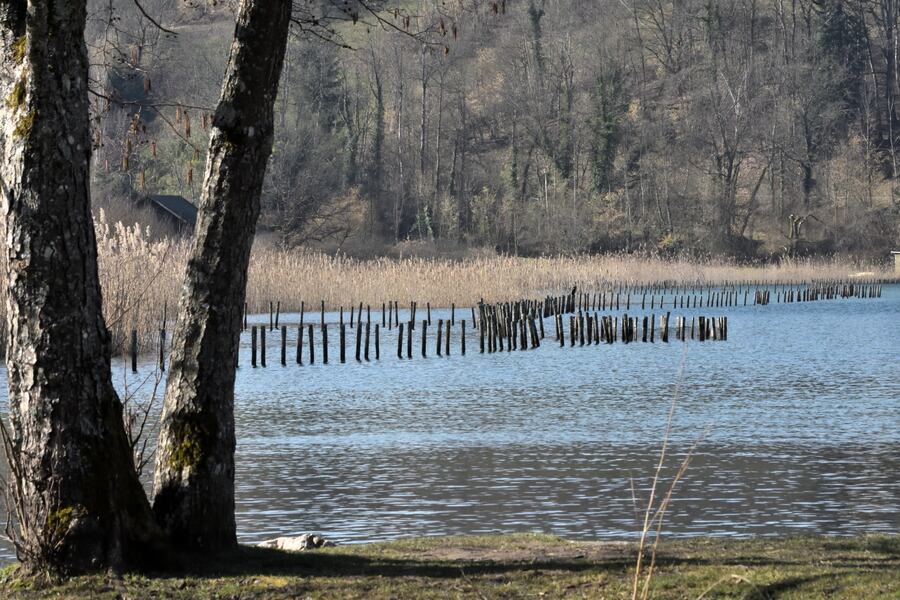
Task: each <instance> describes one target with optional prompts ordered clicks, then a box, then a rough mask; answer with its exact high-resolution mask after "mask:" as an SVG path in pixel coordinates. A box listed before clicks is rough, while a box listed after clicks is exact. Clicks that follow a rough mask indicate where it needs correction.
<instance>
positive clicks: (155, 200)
mask: <svg viewBox="0 0 900 600" xmlns="http://www.w3.org/2000/svg"><path fill="white" fill-rule="evenodd" d="M147 199H148V200H149V201H150V204H151V205H153V206H155V207H156V208H157V209H158V210H161V211H163V212H165V213H167V214H169V215H171V216H172V217H173V218H175V219H176V220H178V221H181V222H182V223H184V224H185V225H189V226H191V227H193V226H194V225H196V224H197V207H196V206H194V205H193V204H191V203H190V202H188V201H187V200H186V199H185V198H184V197H182V196H174V195H171V196H170V195H153V196H148V198H147Z"/></svg>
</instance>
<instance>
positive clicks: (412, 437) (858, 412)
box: [0, 286, 900, 556]
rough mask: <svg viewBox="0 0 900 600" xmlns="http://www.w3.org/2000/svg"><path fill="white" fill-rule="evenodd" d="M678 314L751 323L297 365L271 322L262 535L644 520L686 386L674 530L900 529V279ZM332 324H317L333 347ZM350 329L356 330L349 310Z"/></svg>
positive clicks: (260, 379)
mask: <svg viewBox="0 0 900 600" xmlns="http://www.w3.org/2000/svg"><path fill="white" fill-rule="evenodd" d="M623 308H624V307H623ZM623 312H624V311H623ZM632 312H633V314H635V315H639V314H640V311H632ZM647 312H648V313H649V312H650V311H647ZM656 312H657V314H658V313H659V310H657V311H656ZM432 313H433V314H432V318H433V320H435V321H436V319H438V318H444V317H446V316H447V314H446V313H444V312H440V311H432ZM419 314H420V315H421V314H422V313H421V311H420V313H419ZM618 314H621V313H618ZM677 314H687V315H692V314H704V315H710V316H711V315H721V314H727V315H729V341H728V342H724V343H718V342H717V343H705V344H699V343H688V344H682V343H681V342H673V343H670V344H661V343H658V342H657V343H656V344H649V343H647V344H645V343H641V342H638V343H634V344H630V345H624V344H621V343H618V344H615V345H612V346H607V345H600V346H591V347H584V348H580V347H575V348H568V347H566V348H564V349H561V348H559V347H558V346H556V345H555V344H554V343H552V342H550V340H547V343H545V344H544V345H543V346H542V347H541V348H540V349H538V350H534V351H527V352H511V353H507V352H503V353H497V354H494V355H479V354H478V352H477V338H476V336H475V334H474V332H472V331H471V325H470V326H469V327H470V328H469V338H468V340H467V341H468V344H467V346H468V355H467V356H465V357H461V356H459V347H458V334H457V329H454V337H453V342H452V348H451V356H450V357H449V358H446V357H445V358H438V357H435V356H432V355H433V350H434V348H433V340H432V341H431V343H429V349H428V350H429V358H427V359H424V360H423V359H422V358H420V355H419V351H420V346H419V338H418V334H419V332H418V331H417V332H416V338H415V341H414V352H415V356H416V358H413V359H412V360H402V361H401V360H398V359H397V357H396V341H397V340H396V330H392V331H383V332H381V341H382V352H381V361H379V362H378V363H375V362H374V361H373V362H372V363H369V364H366V363H362V364H358V363H356V361H355V360H354V359H353V351H348V362H347V364H345V365H340V364H336V363H337V361H338V348H337V339H338V334H337V327H333V328H331V329H330V331H329V334H330V344H329V354H330V356H329V358H330V361H331V363H332V364H329V365H322V364H321V363H320V362H318V361H320V360H321V349H320V348H317V349H316V350H317V352H316V354H317V355H316V360H317V363H316V364H315V365H304V366H298V365H296V364H294V363H293V358H294V354H293V351H294V350H293V349H294V347H295V343H296V328H295V327H292V328H291V331H290V335H289V339H288V341H289V348H290V350H289V353H288V357H289V361H288V362H289V365H288V366H287V367H281V366H280V365H279V364H278V362H279V352H278V350H277V342H278V340H279V337H278V334H277V332H271V333H270V334H269V339H268V346H269V350H268V364H269V366H268V368H266V369H262V368H257V369H252V368H250V367H249V362H250V352H249V347H248V344H249V334H247V335H245V336H244V348H243V350H242V355H241V361H240V362H241V368H240V370H239V374H238V380H237V388H236V404H237V406H236V418H237V435H238V448H237V518H238V527H239V535H240V537H241V540H242V541H246V542H252V541H258V540H261V539H264V538H267V537H272V536H275V535H289V534H297V533H301V532H305V531H320V532H322V533H324V534H325V535H326V536H328V537H329V538H332V539H337V540H338V541H343V542H358V541H368V540H377V539H387V538H394V537H400V536H413V535H430V534H466V533H492V532H512V531H550V532H554V533H558V534H560V535H564V536H568V537H573V538H577V537H580V538H597V537H609V538H623V537H630V536H634V535H636V533H637V531H638V528H639V526H638V524H637V520H636V517H635V514H636V510H637V509H636V506H635V503H634V501H633V499H632V492H631V485H630V480H631V478H635V488H636V490H637V493H638V496H639V499H638V501H640V498H641V497H645V496H646V488H647V486H648V484H649V477H650V476H651V475H652V471H653V468H654V466H655V460H656V455H657V452H658V450H659V445H660V441H661V438H662V435H663V431H664V428H665V419H666V414H667V411H668V405H669V402H670V400H671V398H672V397H673V394H676V389H678V391H677V394H678V405H677V409H676V416H675V427H674V430H673V434H672V439H673V452H674V456H673V459H672V463H671V467H672V469H674V467H675V465H676V462H677V461H678V460H679V457H680V456H682V455H683V453H684V452H685V451H686V450H687V449H688V448H689V447H690V446H691V444H692V443H693V441H694V440H695V439H697V437H698V436H700V435H701V433H703V432H704V430H706V429H707V427H709V430H708V431H707V433H706V437H705V439H704V441H703V443H702V444H701V445H700V446H699V448H698V451H697V454H696V456H695V459H694V461H693V463H692V465H691V467H690V469H689V471H688V474H687V477H686V478H685V480H684V481H683V483H682V487H680V488H679V491H678V492H677V493H676V495H675V501H674V504H673V508H672V510H671V512H670V516H669V518H668V519H667V523H668V524H667V530H668V531H669V532H670V533H671V534H673V535H719V536H746V535H777V534H787V533H797V532H808V533H829V534H851V533H858V532H863V531H896V530H897V528H898V527H900V484H898V480H897V477H896V473H897V472H900V286H886V287H885V288H884V296H883V297H882V298H881V299H870V300H838V301H830V302H814V303H809V304H791V305H779V304H773V305H770V306H768V307H759V308H756V307H749V306H748V307H736V308H731V309H724V308H722V309H704V310H703V311H702V312H701V311H699V310H697V311H692V310H687V309H685V310H680V309H679V310H676V311H673V315H677ZM457 316H458V317H459V312H458V313H457ZM328 318H329V320H331V321H332V322H333V321H335V320H336V315H329V316H328ZM373 318H377V319H379V321H380V315H379V316H377V317H376V315H375V313H373ZM403 318H404V315H402V314H401V320H402V319H403ZM267 320H268V317H267V316H266V317H260V318H259V319H258V321H257V322H258V323H262V322H264V321H267ZM282 320H283V322H286V323H296V322H297V321H298V320H299V317H298V316H297V315H283V316H282ZM306 320H307V322H309V321H310V320H313V321H314V322H316V323H317V322H318V314H315V315H313V314H308V315H307V316H306ZM673 322H674V319H673ZM546 324H547V331H548V334H550V333H551V332H552V322H551V321H550V320H548V321H547V322H546ZM430 333H431V335H433V334H434V327H432V328H431V331H430ZM319 336H320V334H319V332H318V328H317V330H316V343H317V344H318V343H319V341H320V337H319ZM348 339H349V346H350V348H353V347H354V346H353V341H352V340H353V336H352V334H351V333H350V331H349V328H348ZM306 343H307V340H306V339H304V344H306ZM685 348H687V350H686V354H685ZM372 356H373V357H374V350H373V352H372ZM682 359H684V361H685V367H684V372H683V375H682V376H681V377H679V365H680V363H681V362H682ZM306 360H307V356H306V355H305V356H304V362H306ZM149 368H150V365H146V366H145V372H148V371H149ZM117 369H119V371H118V373H121V371H120V369H121V366H118V367H117ZM140 377H141V376H140V375H139V376H137V378H140ZM116 379H117V385H118V384H121V375H117V378H116ZM679 382H680V383H679ZM4 403H5V402H4ZM672 469H670V470H669V471H668V474H669V475H671V472H672ZM2 551H3V550H2V549H0V552H2ZM6 552H7V553H8V550H6ZM7 556H8V554H7Z"/></svg>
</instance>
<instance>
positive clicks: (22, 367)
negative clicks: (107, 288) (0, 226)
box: [0, 0, 164, 573]
mask: <svg viewBox="0 0 900 600" xmlns="http://www.w3.org/2000/svg"><path fill="white" fill-rule="evenodd" d="M85 4H86V2H85V0H70V1H67V2H40V1H32V2H27V3H26V1H25V0H14V1H9V0H7V1H5V2H0V67H2V68H0V94H2V99H3V100H2V104H0V123H2V129H0V147H2V162H0V184H2V186H0V187H2V192H3V211H4V216H5V228H6V244H5V250H6V261H7V265H6V269H7V273H6V275H7V281H8V282H9V287H8V289H7V294H6V302H7V325H8V328H9V332H10V333H9V339H8V341H7V351H6V365H7V369H8V385H9V406H10V415H9V419H10V425H11V429H10V435H9V438H8V439H6V440H5V442H6V444H7V448H6V449H7V451H8V453H9V455H10V456H9V457H8V458H9V460H10V463H11V464H10V469H11V477H10V480H11V481H10V483H11V486H12V490H11V491H12V494H13V496H14V502H15V507H14V508H15V510H16V511H17V513H18V514H17V521H18V522H17V525H18V536H19V538H20V539H19V550H20V558H21V559H22V560H23V561H24V562H25V563H26V564H27V565H28V566H30V567H34V568H50V569H53V570H56V571H60V572H64V573H73V572H83V571H88V570H92V569H99V568H105V567H113V568H122V567H128V566H139V565H143V564H147V560H148V559H150V560H153V559H154V558H155V557H158V556H161V555H162V554H164V553H162V554H161V553H160V552H159V549H160V548H161V547H162V535H161V532H160V530H159V529H158V528H157V527H156V525H155V523H154V520H153V515H152V512H151V510H150V504H149V502H148V501H147V496H146V494H145V493H144V490H143V488H142V486H141V483H140V481H139V479H138V476H137V473H136V471H135V468H134V462H133V458H132V452H131V447H130V445H129V442H128V439H127V437H126V434H125V429H124V425H123V421H122V404H121V402H120V401H119V398H118V396H117V394H116V392H115V389H114V388H113V386H112V379H111V372H110V345H109V340H110V338H109V332H108V331H107V328H106V324H105V322H104V320H103V313H102V303H101V297H100V283H99V279H98V275H97V244H96V238H95V233H94V226H93V220H92V218H91V207H90V186H89V164H90V156H91V139H90V127H89V113H88V97H87V93H88V87H87V86H88V57H87V48H86V46H85V42H84V28H85V22H86V6H85ZM10 508H13V507H10Z"/></svg>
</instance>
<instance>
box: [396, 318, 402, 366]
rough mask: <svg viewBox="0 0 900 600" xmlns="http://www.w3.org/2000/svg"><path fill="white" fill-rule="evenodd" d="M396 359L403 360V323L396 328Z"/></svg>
mask: <svg viewBox="0 0 900 600" xmlns="http://www.w3.org/2000/svg"><path fill="white" fill-rule="evenodd" d="M397 358H399V359H400V360H403V323H400V325H398V326H397Z"/></svg>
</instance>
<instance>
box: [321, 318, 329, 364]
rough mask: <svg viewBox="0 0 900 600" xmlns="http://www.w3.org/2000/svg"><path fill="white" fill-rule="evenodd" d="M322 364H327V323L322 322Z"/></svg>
mask: <svg viewBox="0 0 900 600" xmlns="http://www.w3.org/2000/svg"><path fill="white" fill-rule="evenodd" d="M322 364H323V365H327V364H328V324H327V323H322Z"/></svg>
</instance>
